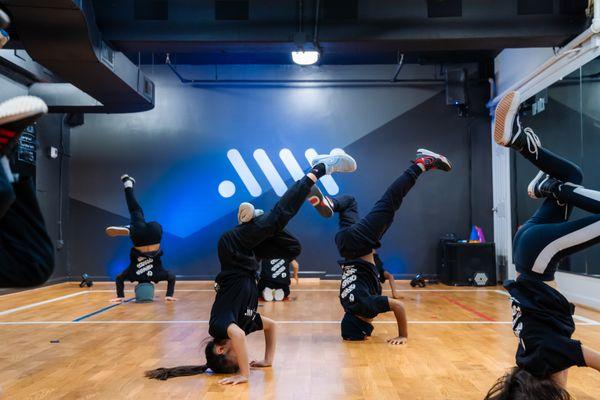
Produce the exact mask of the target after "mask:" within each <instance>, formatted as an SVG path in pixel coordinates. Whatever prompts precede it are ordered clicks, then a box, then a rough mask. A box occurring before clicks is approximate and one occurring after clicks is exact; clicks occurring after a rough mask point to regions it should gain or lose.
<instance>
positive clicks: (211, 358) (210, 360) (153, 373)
mask: <svg viewBox="0 0 600 400" xmlns="http://www.w3.org/2000/svg"><path fill="white" fill-rule="evenodd" d="M225 342H226V339H225V340H215V339H212V340H209V341H207V342H206V347H205V348H204V354H205V355H206V364H204V365H182V366H180V367H172V368H157V369H153V370H150V371H146V372H145V374H144V375H145V376H146V378H150V379H159V380H161V381H165V380H167V379H169V378H175V377H178V376H190V375H198V374H203V373H205V372H206V370H207V369H209V368H210V370H211V371H213V372H214V373H216V374H233V373H235V372H237V371H238V370H239V366H238V365H237V364H236V363H232V362H231V361H229V360H228V359H227V357H226V356H225V354H217V352H216V351H215V347H216V346H222V345H224V344H225Z"/></svg>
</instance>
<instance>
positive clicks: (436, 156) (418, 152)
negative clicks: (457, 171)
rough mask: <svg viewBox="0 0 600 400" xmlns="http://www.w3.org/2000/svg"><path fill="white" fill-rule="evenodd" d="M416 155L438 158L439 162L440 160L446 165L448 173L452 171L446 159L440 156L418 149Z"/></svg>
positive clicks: (450, 164)
mask: <svg viewBox="0 0 600 400" xmlns="http://www.w3.org/2000/svg"><path fill="white" fill-rule="evenodd" d="M417 154H423V155H426V156H430V157H435V158H439V159H440V160H442V162H443V163H444V164H446V165H447V166H448V171H450V170H451V169H452V163H451V162H450V161H449V160H448V159H447V158H446V157H444V156H443V155H441V154H438V153H434V152H433V151H431V150H427V149H418V150H417Z"/></svg>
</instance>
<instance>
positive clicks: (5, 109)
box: [0, 96, 48, 157]
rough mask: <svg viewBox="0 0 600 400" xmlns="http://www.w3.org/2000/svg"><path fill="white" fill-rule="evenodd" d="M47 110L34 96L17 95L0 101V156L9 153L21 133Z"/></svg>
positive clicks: (40, 100) (41, 101)
mask: <svg viewBox="0 0 600 400" xmlns="http://www.w3.org/2000/svg"><path fill="white" fill-rule="evenodd" d="M47 112H48V106H47V105H46V103H44V101H43V100H42V99H40V98H39V97H35V96H18V97H13V98H12V99H10V100H6V101H5V102H3V103H0V157H1V156H6V155H9V154H10V153H11V152H12V151H13V149H14V148H15V146H16V145H17V142H18V141H19V137H21V133H23V131H24V130H25V128H26V127H28V126H29V125H31V124H33V123H34V122H35V121H36V120H37V119H38V118H40V117H41V116H42V115H44V114H46V113H47Z"/></svg>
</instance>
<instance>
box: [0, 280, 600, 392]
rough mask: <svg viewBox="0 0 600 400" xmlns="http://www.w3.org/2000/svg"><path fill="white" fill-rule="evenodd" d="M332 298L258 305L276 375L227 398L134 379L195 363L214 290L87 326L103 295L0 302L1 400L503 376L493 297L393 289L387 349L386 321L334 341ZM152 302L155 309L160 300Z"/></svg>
mask: <svg viewBox="0 0 600 400" xmlns="http://www.w3.org/2000/svg"><path fill="white" fill-rule="evenodd" d="M337 285H338V283H337V282H333V281H325V282H301V283H300V285H299V287H296V288H295V289H293V290H292V295H291V301H288V302H283V303H267V304H264V305H262V304H261V306H260V308H259V311H260V312H261V313H262V314H264V315H267V316H269V317H271V318H274V319H275V320H277V321H279V322H280V325H279V343H278V350H277V356H276V359H275V363H274V366H273V368H269V369H264V370H253V371H252V373H251V377H250V383H249V384H246V385H240V386H235V387H229V386H220V385H218V384H217V380H218V379H219V377H218V376H208V375H207V376H195V377H185V378H177V379H173V380H169V381H166V382H161V381H151V380H148V379H145V378H144V377H143V371H144V370H146V369H150V368H155V367H159V366H175V365H190V364H199V363H201V362H203V359H202V349H201V347H200V343H201V341H202V340H203V339H204V338H205V337H206V335H207V319H208V316H209V311H210V306H211V304H212V299H213V297H214V291H213V290H212V282H178V283H177V290H176V296H177V297H178V298H179V299H180V301H179V302H177V303H169V304H165V303H164V302H162V301H155V302H153V303H150V304H136V303H134V302H131V303H126V304H122V305H119V306H116V307H113V308H110V309H108V310H105V311H103V312H99V313H97V314H94V315H90V314H93V313H95V312H97V311H99V310H101V309H102V308H104V307H107V306H110V304H109V303H108V300H109V299H110V298H112V297H113V285H112V284H108V283H107V284H103V283H97V284H96V285H94V287H93V288H92V289H91V290H86V289H80V288H79V287H78V285H77V284H73V283H69V284H59V285H54V286H50V287H45V288H41V289H35V290H30V291H26V292H19V293H13V294H7V295H2V296H0V386H1V387H2V391H3V396H4V397H2V398H4V399H11V400H12V399H53V400H56V399H107V400H113V399H143V400H150V399H161V400H162V399H202V398H203V399H219V400H227V399H298V400H300V399H302V400H304V399H344V400H350V399H378V400H382V399H461V400H464V399H481V398H483V396H484V394H485V393H486V391H487V390H488V389H489V387H490V386H491V385H492V383H493V382H494V381H495V380H496V378H498V377H499V376H500V375H501V374H502V373H503V372H504V371H505V370H506V369H507V368H509V367H511V366H512V365H513V363H514V353H515V348H516V340H515V338H514V336H513V334H512V331H511V325H510V316H511V315H510V308H509V304H508V299H507V297H506V295H505V294H504V291H503V290H502V289H501V288H500V287H498V288H485V289H469V288H467V289H460V288H459V289H454V288H450V287H446V286H441V285H435V286H428V287H427V288H425V289H412V288H411V287H410V286H409V285H407V284H406V283H404V282H403V283H401V288H402V289H403V295H404V297H405V299H404V301H405V304H406V308H407V312H408V316H409V321H410V325H409V329H410V337H409V343H408V344H407V345H405V346H397V347H393V346H390V345H388V344H386V342H385V339H386V338H389V337H392V336H394V335H395V334H396V326H395V323H394V321H393V315H391V313H388V314H390V315H384V316H381V317H379V318H378V319H377V320H376V323H375V331H374V336H373V337H372V338H371V340H369V341H368V342H362V343H349V342H344V341H342V340H341V338H340V336H339V331H340V328H339V322H338V321H339V320H340V319H341V316H342V312H341V308H340V305H339V302H338V298H337V296H338V290H337ZM128 288H129V289H131V286H129V287H128ZM158 288H159V289H162V290H164V289H165V287H164V286H162V285H159V287H158ZM127 294H128V295H129V296H131V292H128V293H127ZM157 295H158V296H160V297H161V299H162V297H163V296H164V291H157ZM577 315H578V317H577V318H576V321H577V322H578V327H577V332H576V334H575V336H576V338H578V339H580V340H582V341H583V342H584V343H586V344H588V345H590V346H591V347H594V348H596V349H600V323H598V322H596V321H600V313H599V312H596V311H592V310H586V309H581V308H580V309H578V311H577ZM77 319H80V321H79V322H74V320H77ZM56 341H58V342H57V343H56ZM248 341H249V346H250V356H251V359H256V358H259V357H261V356H262V354H263V348H264V344H263V337H262V334H260V333H255V334H252V335H250V336H249V337H248ZM53 342H54V343H53ZM569 389H570V391H571V393H572V394H573V395H574V396H575V397H576V398H577V399H580V400H583V399H599V398H600V379H599V378H598V374H597V373H596V372H594V371H592V370H589V369H587V368H573V369H572V370H571V374H570V381H569Z"/></svg>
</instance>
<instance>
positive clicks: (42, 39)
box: [3, 0, 154, 113]
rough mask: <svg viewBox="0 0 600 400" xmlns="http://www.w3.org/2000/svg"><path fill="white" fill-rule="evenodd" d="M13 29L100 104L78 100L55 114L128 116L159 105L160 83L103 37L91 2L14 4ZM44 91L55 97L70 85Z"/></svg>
mask: <svg viewBox="0 0 600 400" xmlns="http://www.w3.org/2000/svg"><path fill="white" fill-rule="evenodd" d="M3 4H4V5H5V6H7V8H8V10H9V11H10V13H11V14H12V16H13V26H14V29H15V30H16V32H17V33H18V36H19V40H20V42H21V43H22V44H23V46H24V48H25V49H26V50H27V52H28V53H29V55H30V56H31V57H32V58H33V59H34V60H35V61H37V62H38V63H40V64H41V65H43V66H44V67H46V68H48V69H49V70H50V71H52V72H53V73H54V74H56V75H57V76H59V77H60V78H61V79H63V80H64V81H66V82H69V83H71V84H73V85H74V86H76V87H77V88H79V89H81V90H82V91H83V92H85V93H87V94H88V95H89V96H91V97H93V98H94V99H95V100H96V102H89V101H88V102H82V101H75V102H73V103H72V104H69V105H68V106H67V107H66V108H65V107H56V109H55V110H53V109H52V105H50V109H51V111H58V110H60V111H65V110H68V111H70V112H86V113H126V112H137V111H145V110H150V109H152V108H153V107H154V84H153V83H152V81H151V80H150V79H148V77H146V76H145V75H144V74H143V73H142V72H141V70H140V69H139V68H138V67H137V66H136V65H134V64H133V63H132V62H131V61H130V60H129V59H128V58H127V57H126V56H125V55H123V54H122V53H120V52H117V51H114V50H113V49H112V48H110V47H109V46H108V45H107V44H106V42H104V41H103V40H102V38H101V35H100V32H99V30H98V28H97V26H96V22H95V18H94V12H93V7H92V4H91V2H90V1H88V0H78V1H73V0H26V1H19V0H8V1H4V2H3ZM52 88H53V87H52V86H47V87H45V88H44V92H46V93H47V94H48V95H49V96H50V97H54V98H60V96H63V95H65V93H66V92H65V86H64V85H62V86H61V85H59V86H56V88H57V93H56V94H55V96H53V95H52V90H53V89H52Z"/></svg>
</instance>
